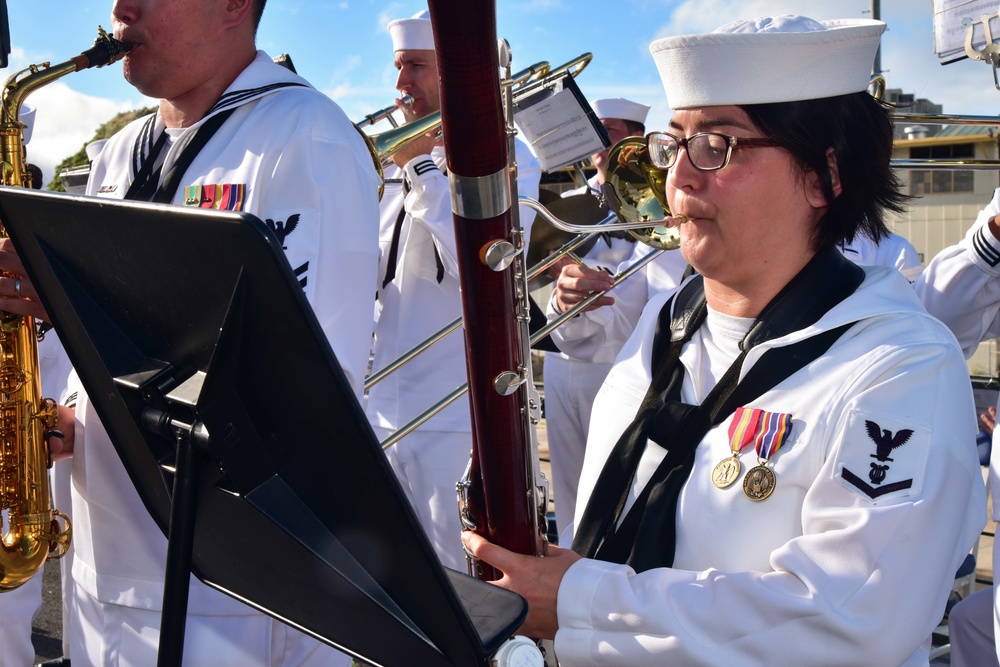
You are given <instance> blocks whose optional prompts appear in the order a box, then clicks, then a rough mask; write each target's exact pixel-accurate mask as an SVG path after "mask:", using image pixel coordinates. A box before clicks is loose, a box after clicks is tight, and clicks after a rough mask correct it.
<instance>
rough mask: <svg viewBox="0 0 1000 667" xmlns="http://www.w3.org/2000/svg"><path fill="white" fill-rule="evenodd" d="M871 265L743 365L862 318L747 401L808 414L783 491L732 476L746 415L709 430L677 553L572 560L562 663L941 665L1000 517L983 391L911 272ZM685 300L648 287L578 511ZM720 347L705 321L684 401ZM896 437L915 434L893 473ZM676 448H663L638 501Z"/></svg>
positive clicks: (640, 478) (749, 456)
mask: <svg viewBox="0 0 1000 667" xmlns="http://www.w3.org/2000/svg"><path fill="white" fill-rule="evenodd" d="M865 272H866V278H865V280H864V282H863V284H862V285H861V286H860V287H859V288H858V289H857V291H856V292H855V293H854V294H853V295H852V296H850V297H848V298H847V299H846V300H844V301H843V302H841V303H840V304H839V305H837V306H836V307H834V308H833V309H831V310H830V311H829V312H828V313H826V314H825V315H824V316H823V317H822V318H821V319H820V320H819V322H817V324H816V325H814V326H813V327H810V328H809V329H805V330H801V331H797V332H793V333H791V334H789V335H787V336H784V337H781V338H778V339H775V340H772V341H769V342H766V343H762V344H760V345H759V346H757V347H755V348H753V349H752V350H751V351H750V353H749V354H748V355H747V357H746V359H745V361H744V363H743V370H742V373H741V377H742V376H743V375H745V374H746V372H747V370H748V369H749V368H751V367H752V366H753V365H754V364H755V363H756V362H757V360H758V359H759V358H760V356H761V354H763V353H764V352H765V351H766V350H767V349H769V348H772V347H777V346H782V345H787V344H791V343H793V342H796V341H799V340H802V339H804V338H806V337H809V336H811V335H815V334H816V333H818V332H820V331H825V330H828V329H831V328H836V327H839V326H841V325H843V324H845V323H850V322H858V323H857V324H855V325H854V326H853V327H852V328H851V329H849V330H848V331H847V332H846V333H844V334H843V335H842V336H841V337H840V338H839V339H838V340H837V341H836V342H835V343H834V344H833V346H832V347H831V348H830V350H829V351H828V352H827V353H826V354H825V355H824V356H822V357H820V358H819V359H818V360H816V361H815V362H814V363H813V364H811V365H810V366H809V367H807V368H805V369H802V370H799V371H798V372H796V373H794V374H792V375H791V376H790V377H789V378H788V379H786V380H784V381H783V382H781V383H780V384H779V385H777V386H776V387H775V388H774V389H772V390H771V391H768V392H766V393H765V394H763V395H762V396H761V397H759V398H758V399H757V400H756V401H753V402H752V403H751V404H750V405H748V406H747V407H755V408H761V409H763V410H766V411H768V412H772V413H782V414H789V415H791V423H792V426H791V431H790V436H789V438H788V440H787V441H785V443H784V445H783V446H782V447H781V448H780V449H779V451H778V452H777V453H776V454H774V455H773V456H772V457H771V459H770V462H769V464H768V465H769V466H770V467H772V469H773V471H774V473H775V476H776V485H775V489H774V491H773V494H772V495H771V496H770V497H769V498H767V499H765V500H763V501H759V502H753V501H751V500H749V499H748V497H747V496H746V495H745V494H744V491H743V488H742V479H741V480H739V481H737V482H736V483H735V484H734V485H732V486H730V487H728V488H725V489H719V488H716V487H715V486H714V485H713V483H712V470H713V468H714V466H715V465H716V464H717V463H719V462H720V461H722V460H723V459H724V458H726V457H728V456H731V453H730V444H729V434H728V428H729V426H730V421H731V418H730V419H729V420H727V421H723V422H722V423H721V424H720V425H719V426H717V427H715V428H714V429H712V430H711V431H709V433H708V434H707V435H706V436H705V438H704V439H703V440H702V442H701V444H700V446H699V447H698V449H697V450H696V454H695V461H694V467H693V470H692V472H691V476H690V478H689V479H688V481H687V482H686V483H685V485H684V487H683V489H682V491H681V495H680V497H679V500H678V506H677V517H676V519H677V522H676V525H677V541H676V543H677V548H676V554H675V559H674V566H673V567H671V568H658V569H652V570H648V571H646V572H643V573H642V574H636V573H635V572H634V571H633V570H632V569H631V568H629V567H627V566H624V565H616V564H610V563H606V562H599V561H594V560H588V559H585V560H581V561H579V562H577V563H575V564H574V565H573V566H572V567H571V568H570V569H569V570H568V571H567V573H566V575H565V577H564V578H563V580H562V584H561V586H560V588H559V596H558V618H559V631H558V633H557V635H556V640H555V642H556V655H557V656H558V657H559V659H560V662H561V664H562V665H564V666H565V667H571V666H573V667H575V666H578V665H602V666H608V665H639V664H647V665H648V664H671V665H685V666H686V667H691V666H695V665H720V666H721V665H742V666H753V665H769V666H774V665H845V666H851V667H856V666H857V665H880V666H888V665H892V666H895V665H906V666H913V665H927V664H928V657H927V656H928V650H929V644H930V635H931V630H932V629H933V628H934V627H935V625H936V624H937V623H938V622H939V621H940V619H941V616H942V613H943V611H944V607H945V602H946V600H947V598H948V595H949V592H950V590H951V586H952V582H953V579H954V575H955V571H956V569H957V568H958V565H959V563H961V562H962V560H963V558H964V557H965V555H966V554H967V553H968V551H969V549H970V548H971V547H972V544H973V542H974V541H975V539H976V536H977V535H978V533H979V531H980V530H981V528H982V526H983V525H984V522H985V512H984V508H985V492H984V489H983V484H982V481H981V476H980V473H979V463H978V461H977V455H976V451H975V446H974V442H975V415H974V414H973V412H974V410H973V401H972V391H971V386H970V384H969V379H968V372H967V371H966V368H965V364H964V362H963V360H962V355H961V353H960V351H959V350H958V348H957V346H956V343H955V340H954V337H953V336H952V335H951V333H950V332H949V331H948V330H947V329H946V328H945V327H944V326H942V325H941V323H940V322H938V321H937V320H935V319H934V318H932V317H930V316H928V315H927V313H926V312H925V311H924V309H923V308H922V307H921V305H920V303H919V302H918V300H917V298H916V296H915V295H914V293H913V291H912V289H911V288H910V286H909V285H908V284H907V283H906V281H905V280H903V279H902V278H901V277H900V275H899V274H898V272H896V271H891V270H888V269H885V268H866V269H865ZM668 296H669V295H668V294H663V295H660V296H658V297H657V298H656V299H654V300H653V301H651V302H650V304H649V307H648V308H647V309H646V310H645V312H644V313H643V316H642V318H641V320H640V321H639V323H638V327H637V329H636V333H635V335H634V336H633V337H632V338H631V339H630V340H629V342H628V343H627V345H626V346H625V348H624V349H623V350H622V353H621V355H620V356H619V358H618V360H617V362H616V364H615V366H614V368H613V369H612V371H611V373H610V374H609V375H608V379H607V381H606V382H605V384H604V386H603V387H602V388H601V391H600V393H599V394H598V397H597V399H596V401H595V405H594V413H593V419H592V420H591V430H590V437H589V440H588V444H587V457H586V462H585V465H584V470H583V475H582V478H581V480H580V502H579V503H578V505H577V515H576V520H577V522H579V519H580V516H581V515H582V512H583V508H584V507H585V505H586V502H587V499H588V498H589V496H590V494H591V492H592V490H593V488H594V483H595V479H596V477H597V475H598V473H599V472H600V470H601V468H602V467H603V464H604V461H605V459H606V458H607V456H608V453H609V451H610V450H611V449H612V447H613V446H614V445H615V442H616V441H617V440H618V437H619V435H620V434H621V433H622V431H624V430H625V428H626V426H627V425H628V424H629V423H630V422H631V420H632V418H633V416H634V415H635V412H636V409H637V407H638V406H639V404H640V402H641V401H642V398H643V396H644V393H645V391H646V389H647V387H648V386H649V383H650V368H649V366H650V360H649V355H650V345H651V340H652V336H653V332H654V330H655V325H656V321H657V316H658V314H659V310H660V308H661V306H662V305H663V304H664V303H665V302H666V299H667V297H668ZM703 354H704V349H703V347H702V345H701V332H699V333H696V334H695V336H694V338H693V339H692V341H691V342H689V343H688V344H687V345H686V346H685V348H684V350H683V352H682V354H681V363H683V364H684V367H685V371H686V376H685V382H684V387H683V389H682V394H681V398H682V400H684V401H685V402H689V403H691V402H695V401H700V400H701V399H703V398H704V396H705V395H706V394H707V393H708V391H709V390H710V387H705V386H692V377H693V374H694V372H695V370H694V369H697V368H699V367H700V364H701V363H702V359H701V357H702V355H703ZM869 422H870V423H869ZM904 431H912V433H910V434H909V437H908V438H906V437H905V435H906V434H905V433H904ZM890 434H891V435H893V436H895V438H896V439H897V440H898V439H903V440H904V442H903V443H902V444H901V445H899V446H897V447H896V448H895V449H892V450H889V452H888V453H889V454H890V455H889V456H888V458H887V460H886V461H883V462H882V463H884V464H885V467H884V468H880V469H881V470H882V471H883V473H884V479H882V480H878V478H877V476H876V477H872V476H871V475H874V474H876V473H877V471H876V468H875V466H880V465H881V464H880V462H879V461H878V460H877V459H876V456H877V455H883V454H886V451H885V448H886V447H888V446H889V443H888V442H887V441H884V440H885V439H886V436H887V435H890ZM876 437H878V440H879V442H876ZM662 452H663V450H662V449H661V448H659V446H657V445H656V444H655V443H653V442H650V443H649V444H648V446H647V449H646V451H645V454H644V455H643V459H642V462H641V463H640V466H639V470H638V472H637V475H636V482H635V486H634V487H633V488H632V495H631V496H630V498H631V499H634V498H635V492H636V491H637V490H638V489H641V486H642V485H643V484H644V483H645V482H646V480H648V478H649V475H650V474H651V470H652V469H655V465H656V463H657V462H658V460H659V458H661V457H662ZM740 458H741V461H742V463H743V470H744V472H745V471H746V470H747V469H748V468H750V467H753V466H755V465H756V464H757V457H756V456H755V454H754V453H753V450H752V447H750V448H747V449H745V450H744V451H743V453H742V455H741V457H740Z"/></svg>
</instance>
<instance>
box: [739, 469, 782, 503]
mask: <svg viewBox="0 0 1000 667" xmlns="http://www.w3.org/2000/svg"><path fill="white" fill-rule="evenodd" d="M775 482H776V480H775V477H774V471H772V470H771V469H770V468H768V467H767V466H766V465H764V464H763V463H761V464H760V465H758V466H755V467H753V468H751V469H750V471H749V472H748V473H747V474H746V477H744V478H743V493H745V494H746V496H747V498H749V499H750V500H754V501H760V500H764V499H765V498H767V497H768V496H770V495H771V492H773V491H774V484H775Z"/></svg>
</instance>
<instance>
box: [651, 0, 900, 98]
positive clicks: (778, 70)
mask: <svg viewBox="0 0 1000 667" xmlns="http://www.w3.org/2000/svg"><path fill="white" fill-rule="evenodd" d="M884 30H885V23H883V22H882V21H874V20H871V19H839V20H834V21H814V20H813V19H810V18H806V17H804V16H794V15H790V14H786V15H783V16H774V17H766V18H757V19H753V20H748V21H734V22H732V23H727V24H726V25H724V26H722V27H720V28H717V29H716V30H715V31H714V32H711V33H708V34H703V35H682V36H679V37H667V38H664V39H658V40H656V41H655V42H653V43H652V44H650V45H649V51H650V53H652V54H653V60H654V61H655V62H656V67H657V69H658V70H659V71H660V78H661V79H663V87H664V89H665V90H666V93H667V102H668V103H669V104H670V106H671V107H672V108H674V109H684V108H690V107H702V106H720V105H726V104H766V103H770V102H793V101H797V100H811V99H819V98H823V97H834V96H836V95H846V94H848V93H857V92H861V91H863V90H866V89H867V88H868V82H869V80H870V77H871V69H872V61H873V60H874V59H875V52H876V51H877V50H878V45H879V40H880V39H881V36H882V32H883V31H884Z"/></svg>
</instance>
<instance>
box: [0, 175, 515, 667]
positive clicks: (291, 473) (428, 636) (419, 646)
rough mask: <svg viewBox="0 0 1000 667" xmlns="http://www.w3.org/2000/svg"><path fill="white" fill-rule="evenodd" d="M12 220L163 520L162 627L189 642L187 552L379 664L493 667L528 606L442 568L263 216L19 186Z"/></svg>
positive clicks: (209, 572) (69, 344)
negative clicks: (173, 628) (173, 595)
mask: <svg viewBox="0 0 1000 667" xmlns="http://www.w3.org/2000/svg"><path fill="white" fill-rule="evenodd" d="M0 220H2V221H3V223H4V225H5V226H6V228H7V231H8V233H9V234H10V236H11V237H12V238H13V239H14V242H15V244H16V245H17V247H18V249H19V252H20V255H21V258H22V259H23V261H24V263H25V266H26V267H27V271H28V273H29V275H30V276H31V278H32V280H33V282H34V284H35V286H36V288H37V290H38V292H39V293H40V294H41V296H42V299H43V301H44V302H45V304H46V307H47V309H48V312H49V314H50V316H51V317H52V320H53V322H54V323H55V325H56V328H57V330H58V331H59V335H60V339H61V340H62V342H63V344H64V346H65V347H66V350H67V352H68V354H69V356H70V359H71V360H72V361H73V365H74V366H75V367H76V369H77V372H78V373H79V375H80V377H81V380H82V381H83V383H84V385H85V387H86V388H87V391H88V393H89V395H90V397H91V400H92V401H93V403H94V406H95V408H96V409H97V411H98V414H99V415H100V416H101V419H102V421H103V422H104V425H105V427H106V428H107V430H108V433H109V434H110V435H111V438H112V440H113V441H114V443H115V447H116V448H117V450H118V454H119V456H120V457H121V459H122V462H123V463H124V465H125V468H126V470H127V471H128V473H129V475H130V476H131V478H132V481H133V483H134V484H135V486H136V489H137V490H138V491H139V495H140V496H141V497H142V500H143V502H144V503H145V505H146V508H147V509H148V510H149V512H150V514H151V515H152V517H153V518H154V519H155V520H156V522H157V523H158V524H159V526H160V527H161V529H163V531H164V534H168V529H169V534H170V543H169V548H168V549H169V553H168V561H170V562H169V563H168V575H167V576H168V583H167V587H166V591H167V593H168V594H170V592H171V586H172V585H173V586H174V587H175V588H180V589H182V590H183V595H182V596H181V597H182V598H183V599H173V600H170V599H167V600H165V602H164V614H165V617H164V623H165V624H169V623H174V624H175V625H176V624H179V626H180V636H181V638H182V637H183V618H184V611H185V608H186V593H187V586H186V581H185V582H181V583H177V582H174V583H173V584H172V583H171V581H170V578H171V576H175V577H183V576H186V574H187V569H186V561H185V560H184V552H186V551H188V550H190V551H189V553H190V570H191V571H193V573H194V574H195V575H196V576H197V577H198V578H199V579H201V580H202V581H204V582H205V583H206V584H208V585H209V586H212V587H214V588H216V589H218V590H220V591H223V592H225V593H227V594H229V595H231V596H233V597H235V598H237V599H240V600H242V601H244V602H245V603H247V604H249V605H251V606H253V607H255V608H257V609H259V610H261V611H263V612H265V613H267V614H270V615H271V616H274V617H275V618H278V619H281V620H283V621H285V622H287V623H290V624H292V625H294V626H296V627H298V628H300V629H301V630H303V631H305V632H307V633H309V634H311V635H313V636H315V637H317V638H319V639H321V640H323V641H325V642H327V643H329V644H331V645H334V646H337V647H339V648H342V649H344V650H346V651H348V652H350V653H352V654H354V655H356V656H358V657H361V658H363V659H364V660H367V661H369V662H372V663H375V664H378V665H383V664H384V665H399V664H413V665H427V666H434V665H442V666H444V665H462V666H465V665H483V666H485V665H488V664H489V660H488V658H489V656H490V655H491V654H492V653H493V652H494V651H495V650H496V649H497V648H498V647H499V646H500V645H501V644H502V643H503V642H504V640H506V638H507V637H508V636H510V635H511V634H512V633H513V631H514V630H515V629H516V628H517V627H518V625H520V623H521V621H522V620H523V618H524V616H525V615H526V613H527V609H526V604H525V602H524V600H523V598H521V597H520V596H517V595H515V594H513V593H510V592H508V591H505V590H503V589H499V588H497V587H495V586H492V585H490V584H486V583H483V582H481V581H478V580H476V579H473V578H471V577H468V576H466V575H463V574H459V573H457V572H453V571H450V570H446V569H445V568H443V567H442V566H441V565H440V563H439V561H438V560H437V557H436V556H435V554H434V552H433V549H432V548H431V546H430V544H429V543H428V541H427V539H426V537H425V536H424V534H423V532H422V531H421V529H420V527H419V524H418V523H417V520H416V518H415V516H414V514H413V511H412V509H411V508H410V506H409V504H408V502H407V500H406V498H405V496H404V495H403V492H402V490H401V489H400V487H399V485H398V483H397V481H396V478H395V475H394V474H393V472H392V470H391V469H390V467H389V465H388V463H387V462H386V459H385V456H384V454H383V452H382V451H381V449H380V448H379V445H378V442H377V440H376V438H375V436H374V434H373V433H372V431H371V429H370V428H369V426H368V422H367V420H366V419H365V416H364V413H363V411H362V409H361V407H360V405H359V404H358V402H357V400H356V399H355V396H354V393H353V391H352V390H351V388H350V386H349V384H348V382H347V380H346V378H345V377H344V375H343V372H342V370H341V368H340V366H339V364H338V363H337V360H336V358H335V356H334V354H333V351H332V350H331V349H330V346H329V344H328V343H327V340H326V337H325V335H324V334H323V331H322V330H321V329H320V327H319V324H318V323H317V321H316V318H315V315H314V314H313V312H312V309H311V307H310V306H309V304H308V302H307V301H306V299H305V297H304V295H303V293H302V290H301V288H300V287H299V284H298V282H297V280H296V278H295V276H294V275H293V273H292V270H291V268H290V267H289V266H288V263H287V261H286V260H285V256H284V253H283V252H282V250H281V246H280V244H279V243H278V241H277V239H276V238H275V237H274V235H273V234H272V233H271V232H270V231H269V230H268V229H267V227H266V226H265V225H264V224H263V223H261V221H260V220H258V219H257V218H255V217H253V216H251V215H247V214H235V213H224V212H218V211H204V210H200V209H184V208H179V207H171V206H158V205H150V204H135V203H125V202H119V201H108V200H103V199H94V198H84V197H74V196H69V195H57V194H52V193H46V192H38V191H31V190H26V189H22V188H8V187H0ZM331 298H334V297H331ZM208 434H211V436H209V435H208ZM185 468H187V469H188V470H187V472H185ZM175 471H176V475H175ZM175 477H176V479H175ZM185 498H186V499H187V500H185ZM456 511H457V510H456ZM172 514H173V518H172V519H171V516H172ZM171 520H172V521H173V522H174V523H173V525H172V526H171V524H170V521H171ZM185 540H189V543H187V544H185ZM171 570H172V571H173V575H172V574H171ZM179 570H183V571H181V572H179ZM168 605H171V606H172V607H173V610H172V612H171V613H172V615H173V616H174V618H168V614H167V606H168ZM178 619H179V620H178ZM162 630H163V632H165V633H166V632H169V631H168V628H167V626H166V625H165V626H164V627H163V628H162ZM166 643H168V642H167V641H166V640H165V636H164V635H163V634H161V643H160V659H161V664H162V662H163V660H164V659H163V656H164V651H166V650H174V651H176V656H175V657H172V658H171V659H170V660H168V661H167V662H168V663H172V661H173V660H176V662H177V663H179V661H180V652H181V646H182V644H183V642H182V641H181V642H178V644H179V645H178V646H176V647H174V648H173V649H169V648H168V647H167V646H166V645H165V644H166Z"/></svg>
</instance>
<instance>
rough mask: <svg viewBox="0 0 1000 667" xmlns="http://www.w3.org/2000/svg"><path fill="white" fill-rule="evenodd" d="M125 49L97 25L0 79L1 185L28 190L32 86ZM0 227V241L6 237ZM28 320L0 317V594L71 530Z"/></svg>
mask: <svg viewBox="0 0 1000 667" xmlns="http://www.w3.org/2000/svg"><path fill="white" fill-rule="evenodd" d="M128 48H129V46H128V45H125V44H122V43H121V42H119V41H117V40H116V39H114V38H113V37H111V36H109V35H107V34H106V33H105V32H104V30H103V29H101V28H100V27H98V37H97V41H96V42H95V43H94V46H93V47H92V48H90V49H88V50H87V51H84V52H83V53H81V54H80V55H78V56H76V57H74V58H71V59H70V60H67V61H66V62H64V63H61V64H59V65H55V66H51V67H50V66H49V63H42V64H41V65H32V66H30V67H29V68H28V69H25V70H22V71H20V72H17V73H16V74H14V75H12V76H11V77H10V78H8V79H7V82H6V83H5V84H4V88H3V91H2V93H0V182H2V184H3V185H8V186H15V187H31V182H30V181H31V175H30V173H29V172H28V171H27V169H26V160H25V150H24V128H25V125H24V124H23V123H21V122H20V120H19V119H18V113H19V111H20V109H21V104H22V103H23V102H24V100H25V98H26V97H27V96H28V95H29V94H31V93H32V92H34V91H35V90H37V89H38V88H40V87H42V86H44V85H46V84H48V83H51V82H52V81H55V80H56V79H58V78H60V77H62V76H65V75H67V74H70V73H71V72H77V71H79V70H81V69H86V68H88V67H102V66H104V65H107V64H109V63H111V62H114V61H115V60H118V59H120V58H121V57H122V56H124V54H125V53H126V52H127V51H128ZM6 235H7V234H6V230H4V229H3V228H2V221H0V236H6ZM39 340H41V334H40V333H39V330H38V328H37V327H36V323H35V320H34V319H33V318H31V317H24V316H21V315H16V314H14V313H6V312H0V508H2V509H6V510H7V525H6V526H5V527H4V528H5V530H3V532H2V534H0V592H2V591H9V590H12V589H15V588H17V587H18V586H20V585H21V584H23V583H25V582H26V581H28V579H30V578H31V577H32V576H33V575H34V574H35V572H37V571H38V569H39V568H40V567H41V566H42V564H43V563H44V562H45V560H46V559H47V558H50V557H51V558H60V557H62V556H63V555H65V553H66V551H67V550H68V549H69V544H70V539H71V534H72V527H71V525H70V522H69V519H68V518H67V517H66V515H65V514H63V513H61V512H59V511H58V510H55V509H53V508H52V500H51V496H50V494H49V476H48V469H49V468H50V467H51V465H52V457H51V455H50V452H49V447H48V444H47V442H46V437H45V436H46V432H47V431H48V430H50V429H52V428H54V427H55V425H56V419H57V411H56V403H55V401H53V400H52V399H50V398H42V396H41V393H42V392H41V382H40V378H39V372H38V341H39Z"/></svg>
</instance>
